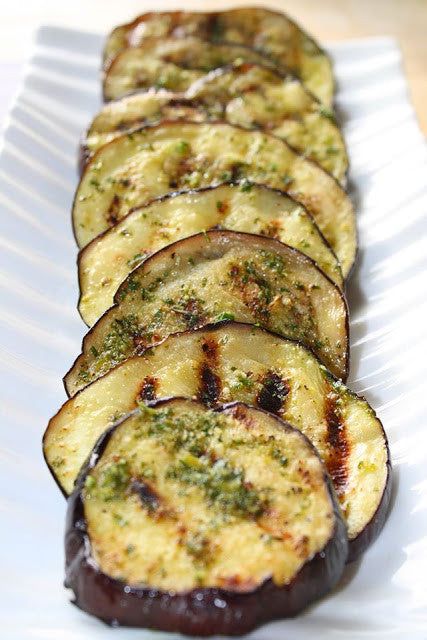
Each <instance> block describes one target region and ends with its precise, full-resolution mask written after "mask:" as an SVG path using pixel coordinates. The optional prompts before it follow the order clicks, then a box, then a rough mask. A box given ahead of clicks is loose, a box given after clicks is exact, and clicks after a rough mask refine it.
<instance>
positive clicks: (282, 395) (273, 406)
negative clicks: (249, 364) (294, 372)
mask: <svg viewBox="0 0 427 640" xmlns="http://www.w3.org/2000/svg"><path fill="white" fill-rule="evenodd" d="M261 385H262V388H261V390H260V392H259V393H258V395H257V403H258V406H259V407H261V409H265V411H270V412H271V413H278V414H280V413H283V404H284V402H285V400H286V397H287V395H288V393H289V391H290V387H289V384H288V383H287V382H286V380H282V378H281V377H280V376H279V375H277V373H274V371H268V372H267V373H266V374H265V376H264V377H263V378H262V379H261Z"/></svg>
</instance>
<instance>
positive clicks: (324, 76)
mask: <svg viewBox="0 0 427 640" xmlns="http://www.w3.org/2000/svg"><path fill="white" fill-rule="evenodd" d="M194 35H197V36H199V37H200V38H203V39H204V40H209V41H213V42H238V43H240V44H243V45H246V46H249V47H253V48H254V49H257V50H259V51H260V52H262V53H263V54H264V55H267V56H268V57H269V58H271V59H272V60H274V61H275V62H276V63H277V64H279V65H280V66H282V67H286V68H288V69H290V70H292V71H293V72H294V73H295V74H296V75H298V76H300V77H301V79H302V81H303V82H304V84H305V85H306V86H307V87H308V88H309V89H310V91H312V92H313V93H314V94H315V95H316V96H317V97H318V98H319V100H321V101H322V102H324V103H325V104H327V105H331V103H332V100H333V94H334V78H333V72H332V64H331V61H330V59H329V58H328V56H327V55H326V53H325V52H324V51H323V50H322V49H321V48H320V47H319V45H318V44H317V43H316V42H315V41H314V40H313V38H311V37H310V36H309V35H308V34H307V33H305V32H304V31H303V30H302V29H300V27H299V26H298V25H297V24H295V22H293V21H292V20H290V19H289V18H288V16H286V15H285V14H283V13H277V12H274V11H271V10H268V9H262V8H260V7H257V8H255V7H250V8H242V9H232V10H231V11H221V12H211V13H190V12H183V11H173V12H164V13H146V14H143V15H141V16H139V17H138V18H136V19H135V20H133V22H130V23H128V24H124V25H121V26H119V27H117V28H116V29H114V30H113V31H112V32H111V34H110V36H109V37H108V40H107V43H106V46H105V49H104V63H105V65H106V66H108V65H109V64H110V62H111V60H112V59H113V58H114V57H115V56H116V55H117V54H118V53H119V52H120V51H122V50H123V49H126V48H128V47H139V46H141V44H142V43H143V42H144V41H145V40H146V39H147V38H150V37H158V38H165V37H167V36H174V37H181V38H188V37H191V36H194Z"/></svg>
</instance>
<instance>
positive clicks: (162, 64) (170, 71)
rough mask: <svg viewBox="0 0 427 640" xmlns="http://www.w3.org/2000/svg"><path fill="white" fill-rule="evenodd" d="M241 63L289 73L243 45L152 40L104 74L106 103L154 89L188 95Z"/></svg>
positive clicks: (128, 52)
mask: <svg viewBox="0 0 427 640" xmlns="http://www.w3.org/2000/svg"><path fill="white" fill-rule="evenodd" d="M241 62H254V63H256V64H262V65H265V66H267V67H269V68H271V69H276V70H277V71H280V72H281V73H283V74H286V69H283V68H281V67H277V66H275V65H274V64H273V63H272V62H271V61H270V60H269V59H268V58H266V57H265V56H263V55H261V54H260V53H258V52H257V51H255V50H254V49H249V47H242V46H241V45H239V44H229V43H227V44H215V43H212V42H205V41H204V40H200V39H199V38H185V40H180V39H177V38H165V39H164V38H149V39H148V40H145V41H144V42H143V43H142V44H141V46H140V47H138V48H134V49H125V50H124V51H122V53H120V54H119V55H118V56H117V57H116V58H115V59H114V60H113V62H112V64H111V65H110V67H109V68H108V70H107V71H106V72H105V74H104V79H103V85H102V88H103V95H104V100H105V101H109V100H117V99H118V98H122V97H123V96H127V95H129V94H130V93H133V92H135V91H138V90H139V89H148V88H150V87H155V88H157V89H160V88H163V89H169V90H170V91H185V90H186V89H188V87H189V86H190V85H191V84H192V83H193V82H194V81H195V80H197V79H198V78H201V77H203V76H204V75H205V74H206V73H207V72H208V71H212V69H216V68H217V67H222V66H224V65H228V64H233V63H237V64H240V63H241Z"/></svg>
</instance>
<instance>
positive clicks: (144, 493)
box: [130, 480, 160, 511]
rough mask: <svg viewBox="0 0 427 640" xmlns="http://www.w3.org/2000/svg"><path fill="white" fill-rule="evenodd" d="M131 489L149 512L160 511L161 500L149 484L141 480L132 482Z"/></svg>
mask: <svg viewBox="0 0 427 640" xmlns="http://www.w3.org/2000/svg"><path fill="white" fill-rule="evenodd" d="M130 488H131V491H132V492H133V493H136V495H137V496H138V498H139V499H140V500H141V502H142V506H143V507H146V508H147V509H148V510H149V511H157V510H158V508H159V507H160V498H159V496H158V495H157V493H156V492H155V491H154V489H153V488H152V487H150V485H149V484H147V483H146V482H142V481H141V480H132V482H131V485H130Z"/></svg>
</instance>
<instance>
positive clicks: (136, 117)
mask: <svg viewBox="0 0 427 640" xmlns="http://www.w3.org/2000/svg"><path fill="white" fill-rule="evenodd" d="M160 120H188V121H192V122H193V121H194V122H204V121H207V120H211V121H215V120H225V121H227V122H229V123H230V124H235V125H239V126H242V127H245V128H248V129H259V130H262V131H267V132H268V133H272V134H274V135H277V136H278V137H279V138H284V139H285V140H287V142H289V144H290V145H291V146H292V147H294V149H295V150H296V151H298V152H299V153H302V154H304V155H305V156H306V157H308V158H310V159H311V160H315V161H316V162H318V163H319V164H320V166H321V167H323V169H325V170H326V171H328V173H330V174H331V175H333V176H334V177H335V178H336V179H337V180H338V181H339V182H340V183H342V184H343V183H344V182H345V179H346V172H347V169H348V157H347V152H346V148H345V143H344V139H343V136H342V133H341V131H340V129H339V127H338V126H337V124H336V121H335V117H334V114H333V113H332V112H331V111H330V110H328V109H327V108H326V107H325V106H324V105H322V104H321V103H320V102H319V101H318V100H316V98H315V97H314V96H313V95H312V94H311V93H310V92H309V91H307V89H306V88H305V87H304V85H303V84H302V83H301V81H300V80H298V79H297V78H295V77H292V76H283V75H281V74H279V73H277V72H276V71H274V70H273V69H269V68H268V67H265V66H261V65H259V64H251V63H241V64H236V65H229V66H226V67H221V68H218V69H215V70H214V71H212V72H210V73H208V74H207V75H205V76H202V77H201V78H200V80H198V81H196V82H194V83H193V84H192V85H190V87H189V88H188V89H187V91H185V92H184V93H172V92H168V91H165V90H161V89H160V90H158V91H153V90H150V91H140V92H138V93H135V94H133V95H131V96H127V97H124V98H122V99H121V100H115V101H113V102H109V103H108V104H106V105H105V106H104V107H103V108H102V110H101V111H100V113H99V114H98V115H97V116H96V117H95V118H94V120H93V122H92V124H91V126H90V127H89V130H88V132H87V135H86V139H85V140H84V141H83V149H82V164H83V165H84V163H85V162H86V161H87V160H88V158H89V157H91V156H92V155H93V154H94V152H95V151H97V150H98V149H99V148H100V147H101V146H102V145H104V144H106V143H107V142H110V140H112V139H113V138H115V137H117V136H119V135H122V134H123V133H125V132H126V133H128V132H131V131H134V130H136V129H138V128H140V127H141V126H145V125H147V124H155V123H156V122H159V121H160Z"/></svg>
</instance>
